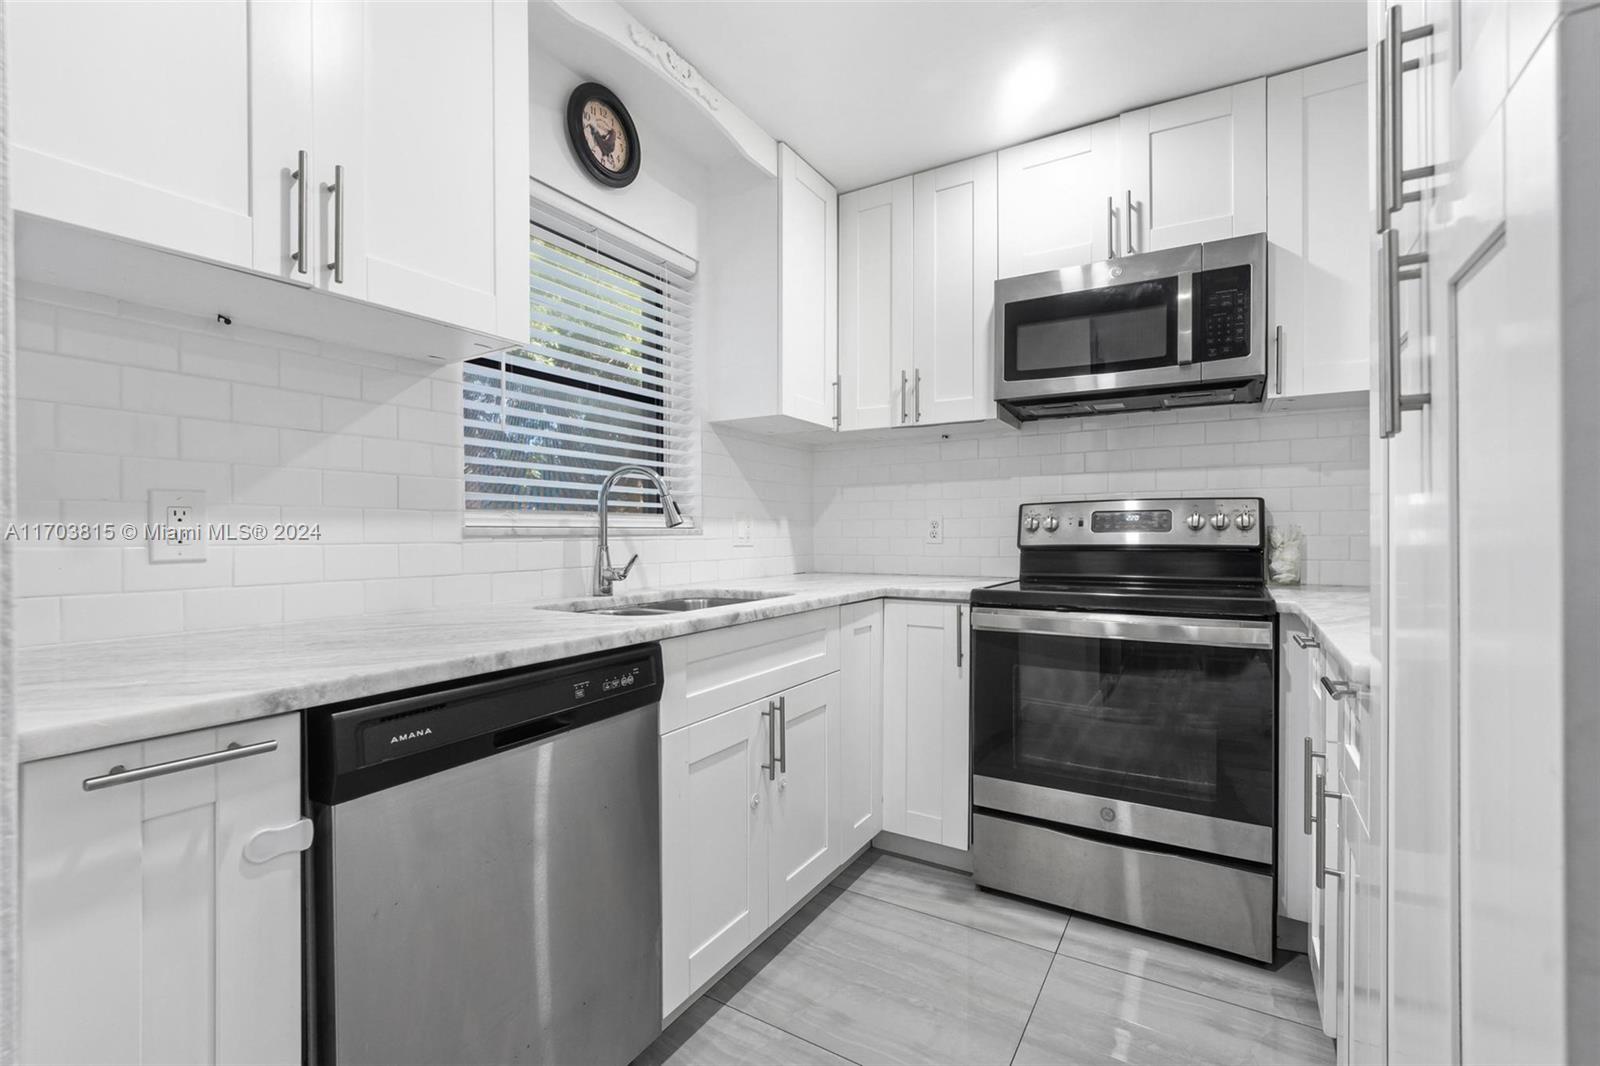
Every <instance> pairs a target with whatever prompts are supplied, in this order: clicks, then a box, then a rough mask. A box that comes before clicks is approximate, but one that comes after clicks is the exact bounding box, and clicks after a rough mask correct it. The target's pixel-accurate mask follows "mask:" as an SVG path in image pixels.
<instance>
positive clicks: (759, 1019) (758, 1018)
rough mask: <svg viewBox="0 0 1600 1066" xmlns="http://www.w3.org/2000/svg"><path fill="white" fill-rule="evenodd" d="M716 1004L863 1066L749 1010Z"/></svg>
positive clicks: (852, 1064) (855, 1064)
mask: <svg viewBox="0 0 1600 1066" xmlns="http://www.w3.org/2000/svg"><path fill="white" fill-rule="evenodd" d="M706 996H707V998H710V993H709V992H708V993H706ZM714 1002H717V1003H720V1004H722V1005H723V1006H724V1007H727V1008H728V1009H729V1010H731V1011H733V1012H734V1013H735V1014H742V1015H744V1016H745V1017H746V1018H749V1019H751V1020H752V1021H756V1022H760V1023H761V1024H762V1025H765V1026H769V1027H771V1028H773V1029H776V1030H777V1031H778V1032H780V1033H782V1034H783V1035H784V1036H791V1037H794V1039H796V1040H798V1041H800V1042H801V1043H802V1044H809V1045H810V1046H811V1047H814V1048H816V1049H817V1050H818V1051H821V1052H825V1053H826V1054H829V1055H832V1056H833V1057H834V1058H836V1059H842V1060H844V1061H845V1062H848V1063H850V1066H861V1064H860V1063H859V1062H857V1061H856V1060H855V1059H852V1058H851V1057H850V1056H848V1055H841V1054H839V1053H838V1052H837V1051H835V1050H833V1048H831V1047H825V1046H824V1045H822V1044H819V1043H817V1042H816V1041H815V1040H808V1039H807V1038H805V1037H803V1036H801V1035H800V1034H799V1033H791V1032H789V1030H787V1029H785V1028H784V1027H783V1026H781V1025H778V1024H776V1023H775V1022H772V1021H769V1020H768V1019H766V1018H763V1017H761V1016H760V1015H756V1014H751V1013H750V1012H749V1011H747V1010H740V1009H739V1008H738V1007H735V1006H734V1005H733V1004H732V1003H729V1002H728V1001H727V1000H725V999H718V1000H715V1001H714Z"/></svg>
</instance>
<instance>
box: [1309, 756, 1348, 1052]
mask: <svg viewBox="0 0 1600 1066" xmlns="http://www.w3.org/2000/svg"><path fill="white" fill-rule="evenodd" d="M1329 750H1330V751H1333V750H1334V749H1332V748H1330V749H1329ZM1329 761H1330V762H1336V761H1337V760H1336V759H1335V758H1332V757H1330V760H1329ZM1330 772H1331V773H1334V774H1336V773H1337V771H1325V770H1324V768H1323V767H1320V766H1319V767H1317V768H1316V769H1315V770H1314V771H1313V779H1312V787H1313V795H1314V797H1315V799H1316V803H1317V811H1316V815H1317V817H1318V818H1320V819H1322V820H1323V821H1322V830H1323V832H1322V833H1321V834H1319V835H1318V836H1317V837H1315V838H1314V840H1319V841H1321V843H1322V846H1323V854H1322V861H1323V862H1324V863H1326V865H1327V868H1328V869H1330V870H1337V869H1340V866H1339V862H1340V848H1341V844H1340V841H1341V839H1342V838H1341V837H1340V835H1339V828H1340V824H1341V821H1342V819H1341V817H1340V813H1341V811H1340V803H1341V801H1340V800H1339V799H1338V798H1336V797H1334V798H1329V797H1327V796H1326V795H1325V793H1327V792H1336V791H1337V790H1338V789H1337V785H1336V783H1335V782H1337V780H1338V778H1337V776H1331V777H1330V776H1327V774H1328V773H1330ZM1315 861H1316V857H1315V854H1313V862H1315ZM1344 896H1345V884H1344V878H1342V877H1328V878H1326V879H1325V880H1324V882H1323V886H1322V887H1321V888H1316V887H1315V885H1314V884H1313V890H1312V894H1311V907H1312V909H1311V926H1310V935H1309V936H1308V937H1307V944H1308V948H1309V950H1308V952H1307V954H1308V955H1309V956H1310V963H1311V982H1312V985H1313V986H1314V987H1315V989H1316V993H1317V1007H1318V1010H1319V1012H1320V1014H1321V1018H1322V1031H1323V1033H1324V1034H1326V1035H1327V1036H1333V1037H1336V1036H1337V1035H1338V1032H1339V1019H1340V1011H1341V1009H1342V1007H1343V1001H1344V999H1345V998H1346V997H1345V995H1344V992H1343V986H1342V985H1341V981H1342V980H1343V978H1342V976H1341V975H1342V969H1343V968H1342V967H1341V965H1340V963H1341V958H1340V956H1341V953H1342V952H1343V950H1344V949H1343V946H1342V945H1343V941H1342V940H1341V939H1340V930H1341V928H1342V926H1343V916H1344V908H1345V901H1344Z"/></svg>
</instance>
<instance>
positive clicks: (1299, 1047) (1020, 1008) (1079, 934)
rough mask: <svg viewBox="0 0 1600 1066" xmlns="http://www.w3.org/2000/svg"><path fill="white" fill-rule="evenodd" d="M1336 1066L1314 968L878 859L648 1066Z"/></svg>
mask: <svg viewBox="0 0 1600 1066" xmlns="http://www.w3.org/2000/svg"><path fill="white" fill-rule="evenodd" d="M1332 1061H1333V1043H1332V1041H1330V1040H1328V1039H1326V1038H1325V1037H1324V1036H1323V1035H1322V1031H1321V1029H1320V1028H1318V1026H1317V1004H1316V999H1315V997H1314V994H1313V992H1312V988H1311V974H1310V971H1309V970H1308V969H1307V967H1306V960H1305V956H1303V955H1288V954H1285V955H1283V956H1282V957H1281V958H1280V960H1279V962H1278V964H1277V965H1276V966H1275V967H1262V966H1256V965H1253V964H1251V963H1248V962H1242V961H1240V960H1237V959H1231V958H1228V957H1226V956H1223V955H1218V954H1215V953H1213V952H1210V951H1205V950H1202V949H1199V948H1192V947H1188V946H1186V945H1183V944H1179V943H1176V942H1174V941H1171V940H1165V939H1162V938H1160V937H1155V936H1147V935H1144V934H1141V933H1138V932H1134V931H1132V930H1129V929H1125V928H1122V927H1121V926H1116V925H1109V924H1106V923H1104V922H1098V921H1095V920H1094V919H1092V918H1088V917H1084V916H1082V915H1069V914H1068V913H1067V912H1066V911H1061V910H1055V909H1053V908H1050V907H1043V906H1034V905H1033V904H1029V903H1025V902H1022V901H1020V900H1016V899H1011V898H1009V897H1006V896H997V895H993V894H991V893H987V892H980V891H979V890H978V889H977V888H976V887H975V886H974V885H973V884H972V880H971V879H970V878H968V877H966V876H964V875H962V874H958V873H954V872H951V871H949V870H945V869H942V868H940V867H936V866H929V865H926V864H924V863H919V862H913V861H911V860H909V859H902V858H900V857H898V856H894V855H889V854H886V853H884V852H880V851H870V852H868V853H867V854H866V855H864V856H862V858H861V859H860V860H858V861H857V862H856V863H855V864H853V865H852V866H851V867H850V868H849V869H848V870H846V871H845V872H844V873H843V874H841V875H840V876H839V878H838V879H837V880H836V881H835V882H834V883H833V884H832V885H829V886H828V887H827V888H826V889H824V890H823V891H822V892H821V893H820V894H819V895H818V896H817V897H816V898H815V899H814V900H812V901H811V903H809V904H808V905H807V906H806V907H805V908H804V909H803V910H801V911H800V913H799V914H796V915H795V916H794V917H793V918H791V919H790V920H789V921H788V922H787V923H786V924H785V925H784V926H783V927H782V928H780V929H778V930H777V931H776V932H774V933H773V934H772V936H771V937H769V938H768V939H767V941H766V943H765V944H763V945H762V946H761V947H759V948H757V949H756V950H755V951H754V952H752V953H751V954H750V956H749V957H748V958H747V959H745V961H744V962H742V963H740V964H739V966H738V967H736V968H735V969H734V971H733V972H732V973H730V974H728V976H727V977H725V978H723V979H722V980H721V981H720V982H718V983H717V984H716V985H715V986H713V987H712V989H711V990H710V991H709V992H708V993H707V994H706V996H705V997H704V998H702V999H701V1000H700V1001H699V1002H697V1003H695V1004H694V1005H693V1006H692V1007H691V1008H690V1009H689V1011H688V1012H687V1013H686V1014H684V1015H683V1017H681V1018H679V1019H678V1021H676V1022H675V1023H673V1025H672V1027H671V1028H669V1029H668V1030H667V1031H666V1032H665V1033H663V1034H662V1036H661V1038H660V1039H659V1040H657V1041H656V1042H655V1043H654V1044H653V1045H651V1047H650V1048H648V1049H647V1050H646V1051H645V1053H644V1054H643V1055H641V1056H640V1057H639V1059H638V1061H637V1063H636V1066H654V1064H658V1063H659V1064H669V1063H670V1064H673V1066H719V1064H724V1063H726V1064H729V1066H745V1064H750V1066H788V1064H791V1063H826V1064H832V1066H839V1064H846V1063H852V1062H853V1063H859V1064H862V1066H868V1064H876V1063H890V1062H894V1063H974V1064H976V1063H996V1064H1005V1063H1018V1064H1022V1063H1090V1062H1111V1063H1180V1062H1181V1063H1206V1062H1215V1063H1331V1062H1332Z"/></svg>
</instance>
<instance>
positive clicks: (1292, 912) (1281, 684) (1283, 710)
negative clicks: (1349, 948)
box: [1278, 615, 1324, 925]
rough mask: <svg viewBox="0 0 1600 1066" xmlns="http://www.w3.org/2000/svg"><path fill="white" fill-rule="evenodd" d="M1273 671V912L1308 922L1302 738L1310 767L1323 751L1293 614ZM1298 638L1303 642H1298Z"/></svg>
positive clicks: (1314, 694)
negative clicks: (1275, 824) (1275, 821)
mask: <svg viewBox="0 0 1600 1066" xmlns="http://www.w3.org/2000/svg"><path fill="white" fill-rule="evenodd" d="M1280 631H1281V632H1282V634H1283V643H1282V646H1281V647H1280V648H1279V652H1278V654H1279V661H1280V663H1281V664H1282V669H1281V670H1280V672H1279V674H1278V765H1279V766H1280V767H1281V768H1282V773H1281V775H1280V778H1281V780H1280V784H1279V787H1278V913H1279V914H1280V915H1282V916H1284V917H1285V918H1291V919H1293V920H1294V921H1297V922H1306V923H1307V924H1308V925H1309V924H1310V922H1311V893H1312V890H1313V887H1314V886H1313V884H1312V860H1313V858H1314V856H1313V854H1312V834H1311V833H1308V832H1307V831H1306V829H1307V820H1306V819H1307V815H1308V813H1309V814H1310V815H1311V816H1315V815H1316V813H1317V812H1316V805H1315V804H1314V803H1313V804H1312V805H1311V807H1310V810H1309V811H1308V810H1307V804H1306V800H1307V797H1308V795H1309V793H1308V789H1307V779H1306V741H1308V740H1309V741H1310V742H1311V750H1312V753H1313V755H1314V758H1313V759H1312V760H1311V761H1312V769H1313V771H1315V770H1316V769H1317V767H1318V764H1319V763H1320V761H1321V757H1322V756H1323V754H1324V746H1323V745H1324V741H1323V737H1322V730H1320V729H1315V730H1314V729H1313V728H1312V722H1313V720H1314V718H1315V714H1314V711H1315V710H1316V709H1320V701H1319V698H1318V692H1319V691H1320V690H1319V689H1318V686H1317V678H1316V674H1315V673H1314V670H1315V664H1314V663H1313V662H1312V656H1313V655H1314V654H1315V645H1314V643H1313V642H1312V640H1311V635H1310V633H1309V632H1307V630H1306V624H1305V622H1304V621H1302V620H1301V619H1300V618H1298V617H1297V616H1294V615H1284V616H1282V623H1281V625H1280ZM1302 642H1303V643H1302Z"/></svg>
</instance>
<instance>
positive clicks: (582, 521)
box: [462, 206, 699, 526]
mask: <svg viewBox="0 0 1600 1066" xmlns="http://www.w3.org/2000/svg"><path fill="white" fill-rule="evenodd" d="M530 237H531V239H530V242H529V253H528V271H529V308H528V319H529V327H530V334H531V340H530V342H529V344H528V346H527V348H525V349H522V350H520V351H512V352H506V353H501V354H497V355H493V356H487V357H484V358H480V359H474V360H472V361H471V362H469V363H467V364H466V366H465V368H464V373H463V383H462V384H463V400H464V402H463V418H464V422H463V441H464V447H465V460H466V508H467V521H468V523H469V524H473V525H519V524H537V525H588V524H591V523H592V522H593V521H594V516H595V510H596V504H597V502H598V497H599V492H600V484H601V482H602V481H604V480H605V478H606V475H608V474H609V473H610V472H611V471H613V470H615V469H616V468H617V467H618V466H622V465H624V464H634V465H638V466H644V467H648V468H649V469H651V470H653V471H655V472H656V473H657V474H659V475H660V476H661V477H662V479H663V480H664V481H665V482H666V483H667V488H668V489H669V491H671V492H672V494H673V496H675V497H676V498H677V499H678V501H679V503H680V504H681V505H682V506H683V507H684V508H685V514H686V517H687V518H688V519H689V521H690V522H691V523H692V522H693V521H694V519H695V518H696V517H697V515H695V514H694V513H693V511H694V510H696V509H697V508H696V504H697V503H698V488H699V486H698V484H697V481H698V465H699V463H698V460H699V456H698V451H699V448H698V434H697V433H696V425H695V420H694V405H693V392H692V387H691V386H692V379H691V376H690V361H689V351H690V341H691V334H690V328H691V320H692V317H693V315H692V307H693V280H692V279H691V278H688V277H685V276H683V275H682V274H680V273H678V272H677V271H676V270H674V269H672V268H670V267H668V266H665V265H661V264H659V263H658V262H656V261H655V260H654V259H653V258H652V257H650V256H648V255H647V254H646V253H644V252H642V251H639V250H638V249H635V248H632V247H631V246H628V245H626V244H623V243H622V242H620V241H617V240H615V239H613V238H610V237H609V236H607V235H604V234H601V233H600V232H598V231H597V230H594V229H593V228H591V227H586V226H584V225H582V224H580V223H577V222H575V221H573V220H572V219H570V218H568V217H567V216H565V215H561V214H558V213H556V212H554V211H553V210H549V209H540V208H539V207H537V206H536V207H535V210H534V218H533V221H532V228H531V233H530ZM611 514H612V516H613V518H614V519H615V518H620V519H621V520H622V522H624V523H627V522H628V520H629V518H628V516H635V518H636V519H637V520H638V521H639V522H640V523H641V524H648V525H652V526H654V525H658V524H659V522H660V520H659V518H658V519H656V520H655V521H648V519H649V518H650V516H659V515H660V514H661V502H660V500H659V498H658V497H657V495H656V493H655V491H654V490H653V489H651V488H650V487H649V485H648V484H647V483H644V482H642V481H639V480H636V479H628V480H624V481H621V482H619V483H618V484H617V486H616V487H615V488H614V489H613V490H612V493H611Z"/></svg>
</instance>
